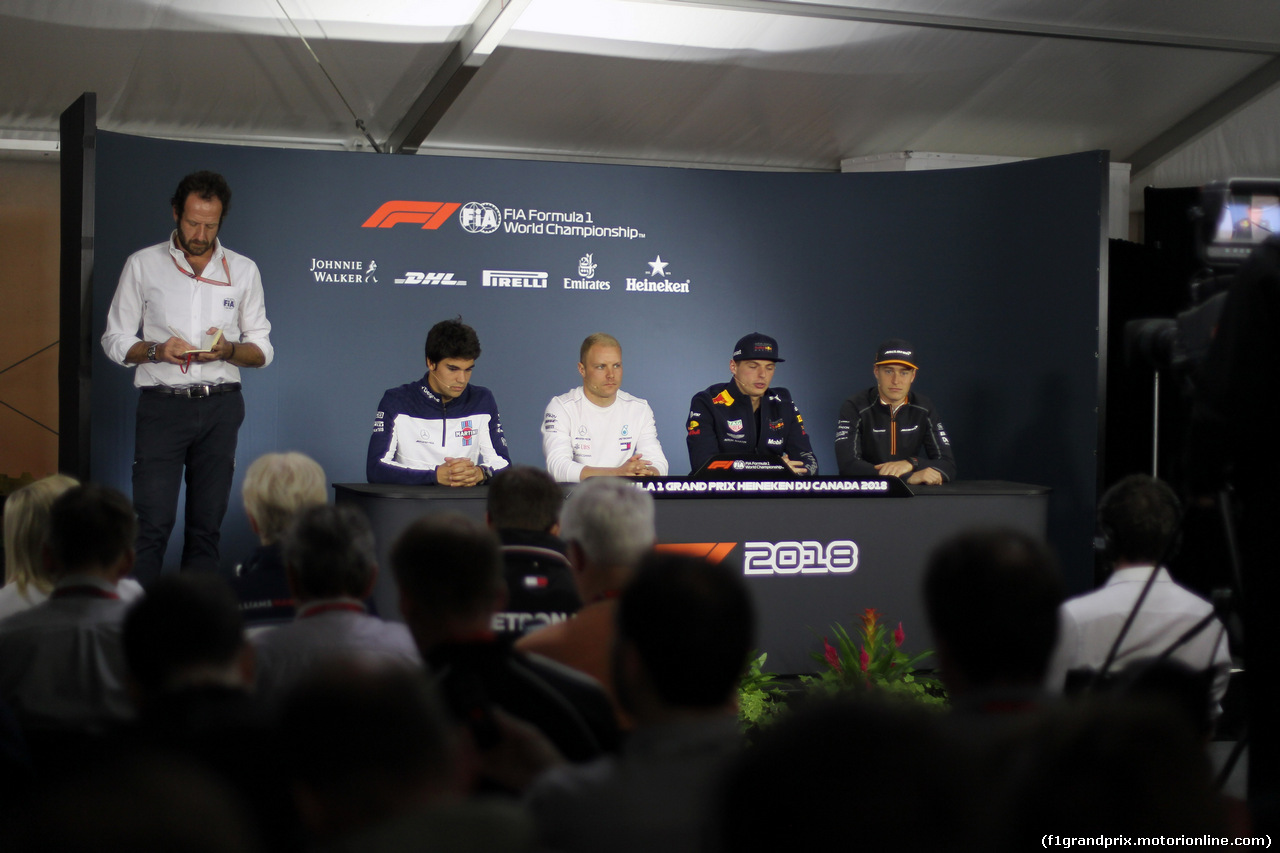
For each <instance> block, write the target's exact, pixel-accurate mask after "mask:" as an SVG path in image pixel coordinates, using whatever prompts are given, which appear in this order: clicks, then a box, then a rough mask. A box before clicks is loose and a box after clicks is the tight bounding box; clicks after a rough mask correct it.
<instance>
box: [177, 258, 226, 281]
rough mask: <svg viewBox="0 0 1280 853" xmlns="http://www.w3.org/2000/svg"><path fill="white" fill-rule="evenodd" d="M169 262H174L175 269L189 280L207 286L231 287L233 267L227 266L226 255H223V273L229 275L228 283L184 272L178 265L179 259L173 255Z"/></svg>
mask: <svg viewBox="0 0 1280 853" xmlns="http://www.w3.org/2000/svg"><path fill="white" fill-rule="evenodd" d="M169 260H171V261H173V266H174V268H175V269H177V271H178V272H180V273H182V274H183V275H185V276H186V277H187V278H190V279H194V280H196V281H203V282H204V283H205V284H213V285H217V286H218V287H230V286H231V267H229V266H227V256H226V255H223V256H222V271H223V272H225V273H226V274H227V280H226V281H214V280H213V279H211V278H205V277H204V276H202V275H196V274H195V273H193V272H191V271H190V270H184V269H183V268H182V265H181V264H179V263H178V259H177V258H175V257H174V256H173V255H172V254H171V255H169Z"/></svg>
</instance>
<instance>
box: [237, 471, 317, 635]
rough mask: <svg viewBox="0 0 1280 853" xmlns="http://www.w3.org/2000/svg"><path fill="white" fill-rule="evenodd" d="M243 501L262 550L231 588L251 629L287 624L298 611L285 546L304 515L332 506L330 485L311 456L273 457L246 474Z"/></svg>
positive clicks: (244, 565) (239, 569)
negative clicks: (285, 537)
mask: <svg viewBox="0 0 1280 853" xmlns="http://www.w3.org/2000/svg"><path fill="white" fill-rule="evenodd" d="M241 495H242V497H243V498H244V511H245V514H246V515H248V516H249V526H250V527H252V528H253V532H254V533H256V534H257V535H258V541H259V542H260V543H261V545H260V546H259V547H258V548H257V549H255V550H254V552H253V553H252V554H250V555H249V558H248V559H246V560H245V561H244V562H243V563H241V564H240V565H239V566H237V567H236V577H235V578H234V579H233V580H232V582H231V585H232V587H233V588H234V589H235V592H236V597H237V598H239V599H240V607H241V609H242V610H243V611H244V616H245V620H246V621H247V622H248V623H249V624H250V625H251V626H255V625H256V626H261V625H267V624H275V623H279V622H287V621H289V620H291V619H292V618H293V615H294V611H295V607H296V605H295V602H294V599H293V593H292V592H291V591H290V589H289V582H288V580H287V579H286V578H285V573H284V561H283V560H282V559H281V554H280V540H281V537H282V536H283V534H284V531H285V530H286V529H287V528H288V527H289V523H290V522H291V521H292V520H293V517H294V516H295V515H297V513H298V511H299V510H302V509H305V508H307V507H311V506H322V505H324V504H326V503H328V500H329V486H328V479H327V478H326V477H325V473H324V469H323V468H321V467H320V463H319V462H316V461H315V460H314V459H312V458H311V457H310V456H307V455H306V454H305V453H297V452H295V451H290V452H288V453H267V454H264V455H262V456H259V457H258V458H257V459H255V460H254V462H253V464H252V465H250V466H249V470H248V471H246V472H245V475H244V485H243V486H242V487H241Z"/></svg>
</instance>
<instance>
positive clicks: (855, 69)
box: [0, 0, 1280, 184]
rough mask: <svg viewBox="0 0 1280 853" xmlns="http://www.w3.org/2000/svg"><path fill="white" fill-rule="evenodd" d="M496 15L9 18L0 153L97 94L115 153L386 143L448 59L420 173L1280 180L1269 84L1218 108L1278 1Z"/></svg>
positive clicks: (237, 0)
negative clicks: (915, 154) (492, 31)
mask: <svg viewBox="0 0 1280 853" xmlns="http://www.w3.org/2000/svg"><path fill="white" fill-rule="evenodd" d="M508 2H509V0H433V2H429V3H422V2H409V0H401V2H387V3H361V4H355V3H351V2H343V0H221V1H220V2H219V3H218V4H209V3H207V2H201V3H196V2H192V0H116V2H110V3H105V2H101V0H26V1H25V2H23V1H22V0H4V2H3V3H0V46H3V50H2V51H0V78H2V79H4V80H5V85H4V86H3V88H0V148H3V147H4V143H5V141H13V140H23V139H27V140H30V139H36V140H39V139H44V140H52V139H55V138H56V131H57V124H58V115H59V113H61V111H62V110H63V109H64V108H65V107H66V106H67V105H69V104H70V103H71V102H73V101H74V100H75V99H76V98H77V97H78V96H79V95H80V93H81V92H85V91H93V92H97V93H98V113H99V125H100V126H101V127H103V128H106V129H110V130H115V131H120V132H125V133H139V134H147V135H153V136H164V137H171V138H180V139H197V140H207V141H208V140H212V141H217V140H224V141H239V142H250V143H261V144H276V145H299V146H314V147H332V148H363V147H367V144H368V143H367V142H366V141H365V139H364V137H363V136H362V134H361V133H360V131H359V130H358V129H357V128H356V124H355V119H356V118H358V119H361V120H362V121H363V123H364V125H365V127H366V128H367V129H368V131H369V133H370V135H371V136H372V137H373V138H374V139H375V140H377V142H378V143H379V144H380V145H381V144H385V142H386V140H387V139H388V137H389V136H390V135H391V134H392V132H393V131H394V130H395V129H397V128H398V127H402V126H404V125H405V124H406V123H411V122H412V120H414V119H415V118H416V115H415V111H416V110H419V109H421V100H420V96H421V95H422V94H423V92H424V90H426V89H427V87H428V84H429V83H431V82H432V80H433V78H435V77H436V76H437V75H438V74H440V73H442V72H441V71H440V69H441V68H442V67H446V68H447V67H448V64H449V63H450V62H456V60H457V58H458V56H459V50H460V49H461V50H462V51H463V53H464V54H466V56H464V58H466V57H470V59H471V63H472V67H471V69H470V71H471V72H474V73H473V74H471V73H469V74H468V75H466V76H464V77H463V78H462V81H463V82H462V83H461V84H458V86H455V89H457V88H460V92H455V93H454V95H453V96H451V99H450V100H448V101H446V102H443V103H442V104H437V113H438V115H437V116H436V117H435V118H434V119H433V123H432V124H431V126H430V130H429V132H428V134H427V136H426V138H425V140H423V141H422V143H421V145H420V146H419V149H418V150H419V151H420V152H422V153H440V152H448V153H473V154H489V155H519V156H553V157H568V158H573V159H584V160H590V159H598V160H608V161H627V162H648V163H677V164H681V165H699V164H701V165H706V166H727V167H741V168H775V169H816V170H835V169H838V168H839V163H840V161H842V160H845V159H849V158H854V157H860V156H865V155H871V154H881V153H886V152H894V151H907V150H917V151H943V152H949V153H957V154H975V155H999V156H1011V157H1039V156H1047V155H1053V154H1063V153H1069V152H1073V151H1080V150H1086V149H1093V148H1105V149H1109V150H1111V152H1112V156H1113V159H1116V160H1119V161H1123V160H1124V159H1125V158H1126V157H1128V156H1129V155H1131V154H1134V153H1136V152H1140V151H1141V152H1143V153H1144V155H1145V154H1150V153H1151V150H1152V148H1153V146H1154V147H1155V148H1156V149H1157V150H1156V151H1155V155H1156V156H1155V157H1154V159H1153V161H1152V166H1151V168H1149V169H1147V170H1146V172H1145V173H1143V175H1142V176H1140V177H1141V178H1142V179H1144V180H1145V181H1146V182H1155V181H1158V182H1160V183H1162V184H1164V183H1165V182H1166V181H1174V182H1177V183H1182V184H1185V183H1200V182H1203V181H1205V180H1209V179H1212V178H1216V177H1226V176H1229V175H1232V174H1245V173H1248V174H1258V175H1268V176H1276V177H1280V139H1278V138H1277V136H1278V135H1277V134H1275V133H1274V127H1275V126H1276V123H1277V118H1278V114H1280V95H1277V89H1276V87H1275V86H1271V87H1270V88H1269V89H1267V90H1265V91H1262V92H1261V93H1257V92H1255V91H1254V90H1253V89H1250V90H1248V91H1246V90H1243V89H1240V90H1237V91H1236V95H1237V98H1236V100H1239V101H1244V102H1245V103H1244V106H1243V107H1242V108H1240V109H1238V110H1234V111H1227V110H1223V111H1221V112H1225V113H1226V114H1225V115H1217V114H1215V113H1214V111H1213V109H1212V107H1213V105H1214V104H1215V103H1231V101H1230V95H1231V94H1232V91H1233V88H1234V87H1237V86H1238V85H1239V84H1240V83H1241V81H1243V80H1245V79H1246V78H1248V77H1249V76H1250V75H1251V74H1255V78H1254V82H1255V85H1254V89H1256V88H1258V86H1257V85H1256V84H1257V80H1258V79H1259V78H1258V77H1257V76H1256V73H1257V72H1259V70H1260V69H1262V70H1265V69H1266V68H1267V66H1268V64H1269V63H1271V62H1272V61H1273V60H1276V59H1277V57H1280V5H1278V4H1275V3H1273V2H1271V0H1238V2H1234V3H1231V4H1216V3H1215V4H1208V3H1203V2H1201V0H1168V1H1167V2H1161V3H1150V4H1136V3H1117V2H1084V3H1080V2H1066V0H947V2H943V0H900V2H888V0H881V2H876V0H870V2H857V3H855V2H853V0H823V2H798V0H797V1H796V2H793V0H521V2H520V4H519V5H520V6H521V7H523V8H518V9H513V10H512V11H513V12H515V13H516V14H508V15H506V16H505V17H506V18H508V19H509V20H507V21H506V22H505V24H504V26H503V27H502V29H501V32H500V33H499V34H498V35H497V36H496V38H498V43H497V46H496V48H491V47H485V48H482V49H481V50H479V51H477V52H474V53H473V49H474V44H473V42H474V40H475V37H476V36H477V30H481V29H482V27H481V24H476V26H474V27H473V23H475V22H476V21H477V19H478V18H479V19H480V21H481V23H482V24H483V22H485V21H487V20H488V19H489V18H486V17H485V16H486V15H488V16H490V17H492V15H493V14H494V13H495V11H496V10H500V9H501V8H502V7H505V6H507V4H508ZM215 10H216V11H215ZM303 37H305V38H306V40H307V43H308V44H309V45H310V48H311V49H312V50H314V52H315V55H316V57H317V58H318V59H319V62H320V63H321V64H322V65H323V68H322V67H321V64H317V61H316V59H314V58H313V57H312V55H311V52H310V51H309V49H308V47H307V44H304V42H303ZM460 46H461V47H460ZM491 49H492V53H490V50H491ZM451 57H452V58H451ZM1277 67H1280V64H1278V65H1277ZM326 74H327V75H328V78H332V83H330V80H329V79H328V78H327V77H326ZM1262 79H1263V80H1264V82H1265V80H1266V79H1267V78H1266V77H1265V76H1264V77H1263V78H1262ZM437 83H439V81H438V80H437ZM335 88H336V90H337V91H335ZM1242 92H1243V94H1241V93H1242ZM339 93H340V94H339ZM415 102H418V105H417V106H415ZM353 114H354V116H353ZM1201 116H1207V117H1208V118H1205V119H1204V122H1205V124H1206V125H1207V126H1204V127H1200V126H1198V125H1197V124H1196V123H1195V122H1196V121H1198V120H1199V119H1198V118H1197V117H1201ZM1189 118H1190V119H1191V121H1190V122H1188V121H1187V120H1188V119H1189ZM1175 129H1176V132H1175ZM1166 144H1167V145H1168V146H1169V150H1168V151H1165V150H1163V149H1162V148H1161V146H1164V145H1166Z"/></svg>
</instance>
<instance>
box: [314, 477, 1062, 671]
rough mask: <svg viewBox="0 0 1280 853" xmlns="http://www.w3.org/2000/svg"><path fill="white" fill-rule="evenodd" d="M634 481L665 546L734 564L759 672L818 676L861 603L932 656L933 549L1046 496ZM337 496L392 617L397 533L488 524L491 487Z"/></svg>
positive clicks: (1028, 489)
mask: <svg viewBox="0 0 1280 853" xmlns="http://www.w3.org/2000/svg"><path fill="white" fill-rule="evenodd" d="M638 485H640V486H643V487H646V488H648V489H649V490H651V492H652V494H653V496H654V499H655V509H656V518H657V528H658V542H659V545H660V547H674V546H681V547H680V550H683V551H687V552H694V553H699V554H705V555H706V556H708V558H710V559H713V560H726V561H729V563H730V564H731V565H734V566H736V567H741V569H742V570H743V573H744V579H745V581H746V583H747V585H748V587H749V588H750V590H751V592H752V595H753V596H754V599H755V602H756V606H757V611H758V615H759V625H758V629H757V640H756V646H757V648H759V649H760V650H761V651H764V652H767V653H768V654H769V658H768V662H767V664H766V668H767V669H770V670H772V671H775V672H779V673H799V672H811V671H813V670H814V668H815V664H814V662H813V661H812V660H811V658H810V654H811V653H812V652H815V651H818V650H819V649H820V648H821V646H822V637H823V636H824V635H830V633H831V631H830V628H829V626H830V624H831V623H832V622H833V621H839V622H841V623H842V624H843V625H844V626H845V627H846V628H848V629H849V630H850V631H851V632H852V631H853V630H854V628H855V620H856V619H857V617H858V616H859V615H861V613H862V612H863V610H864V609H865V608H868V607H874V608H876V609H877V610H879V611H880V613H881V614H882V615H883V618H884V620H885V621H886V622H887V623H888V624H889V625H891V626H894V627H896V626H897V624H898V623H899V622H902V623H903V628H904V630H905V631H906V635H907V640H906V644H905V648H906V650H907V651H909V652H911V653H916V652H920V651H923V650H925V649H928V648H932V645H931V638H930V636H929V632H928V628H927V626H926V625H925V620H924V608H923V605H922V603H921V601H920V579H921V577H922V575H923V572H924V565H925V560H926V559H927V557H928V555H929V552H930V551H931V550H932V548H933V547H934V546H935V545H936V544H937V543H938V542H939V541H941V540H942V539H945V538H947V537H948V536H950V535H952V534H953V533H956V532H958V531H960V530H963V529H966V528H968V527H973V526H977V525H993V524H999V525H1004V526H1008V527H1013V528H1016V529H1019V530H1023V531H1025V532H1027V533H1030V534H1032V535H1034V536H1039V537H1043V536H1044V534H1045V527H1046V524H1047V519H1048V506H1049V491H1050V490H1049V488H1048V487H1047V486H1033V485H1025V484H1021V483H1008V482H1002V481H986V480H981V481H960V482H956V483H948V484H945V485H941V486H912V487H910V488H906V487H904V486H903V485H902V484H901V482H900V481H897V480H890V481H882V480H874V479H873V480H849V479H844V478H838V477H819V478H815V479H813V480H795V481H782V482H780V483H777V482H760V483H753V482H731V483H730V482H724V483H707V482H702V481H692V480H687V479H685V478H682V477H664V478H654V479H652V480H642V481H639V482H638ZM564 488H565V490H566V491H572V489H573V486H572V485H566V486H565V487H564ZM796 489H802V490H801V491H795V490H796ZM334 491H335V494H336V499H337V501H338V502H339V503H349V504H353V505H355V506H358V507H360V508H361V509H362V510H363V511H364V512H365V513H366V515H368V517H369V520H370V522H371V523H372V525H373V529H374V533H375V535H376V537H377V545H378V559H379V565H380V566H381V567H382V569H383V571H382V572H381V573H380V575H379V578H378V582H377V585H376V587H375V589H374V598H375V599H376V601H377V605H378V611H379V612H380V613H382V614H383V615H384V616H387V617H389V618H398V613H399V606H398V596H397V594H396V588H395V581H394V579H393V577H392V574H391V564H390V560H389V558H388V554H389V552H390V549H391V544H392V543H393V542H394V541H395V538H396V536H398V535H399V534H400V531H402V530H403V529H404V528H405V527H406V526H408V525H409V524H410V523H411V522H412V521H413V520H415V519H417V518H419V517H421V516H423V515H427V514H436V513H443V512H457V513H461V514H463V515H466V516H469V517H471V518H475V519H477V520H480V521H483V520H484V512H485V498H486V496H487V491H488V490H487V488H485V487H483V486H481V487H476V488H471V489H449V488H443V487H439V486H395V485H374V484H367V483H335V484H334ZM912 492H914V494H913V493H912ZM991 615H992V614H974V618H976V619H984V618H990V617H991ZM924 665H925V666H928V665H930V662H929V661H926V662H925V663H924Z"/></svg>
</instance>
